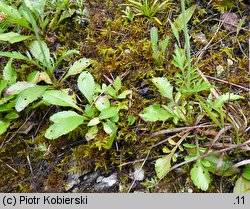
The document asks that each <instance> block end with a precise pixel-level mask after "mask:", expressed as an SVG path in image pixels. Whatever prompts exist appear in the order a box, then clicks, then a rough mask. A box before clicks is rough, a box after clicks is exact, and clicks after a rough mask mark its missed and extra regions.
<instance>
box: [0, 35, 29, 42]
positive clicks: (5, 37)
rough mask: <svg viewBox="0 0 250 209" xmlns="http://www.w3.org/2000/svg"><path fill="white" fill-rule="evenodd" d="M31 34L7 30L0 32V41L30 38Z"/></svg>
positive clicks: (17, 40) (19, 40) (18, 40)
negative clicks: (7, 31) (26, 34)
mask: <svg viewBox="0 0 250 209" xmlns="http://www.w3.org/2000/svg"><path fill="white" fill-rule="evenodd" d="M30 37H31V36H25V35H20V34H19V33H14V32H9V33H3V34H0V41H8V42H10V43H11V44H13V43H17V42H21V41H23V40H26V39H28V38H30Z"/></svg>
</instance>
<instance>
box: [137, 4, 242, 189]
mask: <svg viewBox="0 0 250 209" xmlns="http://www.w3.org/2000/svg"><path fill="white" fill-rule="evenodd" d="M181 7H182V20H183V25H182V26H180V27H179V28H181V30H183V32H184V36H185V47H184V49H181V47H180V40H179V29H178V27H177V24H176V22H175V23H174V24H172V23H171V27H172V31H173V33H174V36H175V37H176V39H177V42H178V45H176V47H175V51H174V58H173V62H172V63H173V65H174V66H176V67H177V68H178V69H179V70H180V72H179V73H177V74H176V76H175V79H176V82H175V84H176V85H175V87H174V86H173V85H171V83H170V82H169V80H168V79H167V77H155V78H153V79H152V82H153V83H154V85H155V86H156V87H157V89H158V91H159V92H160V94H161V96H162V97H164V98H165V99H167V100H164V101H167V102H166V104H152V105H150V106H149V107H146V108H145V109H144V110H143V112H142V113H141V114H139V115H140V117H141V118H142V119H144V120H145V121H151V122H155V121H163V122H165V121H171V122H173V123H174V124H175V125H182V126H183V124H184V125H186V126H192V125H194V124H195V125H198V124H199V122H200V121H201V119H202V118H204V117H206V116H208V117H209V118H210V119H211V120H212V122H214V123H215V124H216V125H217V126H218V127H220V128H221V129H222V128H223V127H224V122H225V121H226V120H228V121H229V122H231V123H232V125H234V123H233V121H232V120H231V119H230V118H229V117H227V116H226V112H227V111H226V110H225V109H224V104H225V103H226V102H229V101H234V100H238V99H242V98H244V97H242V96H239V95H235V94H233V93H226V94H223V95H220V96H218V97H217V98H213V99H211V94H210V95H209V97H208V98H207V100H205V99H204V98H203V97H204V96H203V95H204V94H205V93H207V92H208V91H209V90H210V89H211V88H212V86H211V85H210V84H209V83H208V82H207V81H204V80H203V78H202V77H201V76H200V75H199V74H198V69H197V68H195V67H192V66H191V55H190V46H189V37H188V32H187V19H190V18H191V16H190V14H192V13H193V10H192V9H189V11H185V5H184V0H182V1H181ZM178 18H179V17H178ZM156 34H157V31H156V28H152V29H151V39H152V40H155V41H154V45H153V46H154V49H153V52H154V54H157V55H158V54H159V51H158V48H157V45H156V44H157V36H156ZM152 35H154V36H155V37H153V38H152ZM195 110H196V111H195ZM197 110H200V112H199V113H198V114H197ZM189 134H190V131H186V132H184V133H183V134H182V137H181V138H180V139H179V140H178V141H174V140H173V139H172V138H174V137H170V138H169V139H168V142H169V146H170V147H171V148H168V147H164V148H163V149H162V150H163V152H164V153H166V155H165V156H164V157H161V158H159V159H157V160H156V163H155V171H156V174H157V177H158V178H159V179H162V178H163V177H164V176H165V175H166V174H167V173H168V172H169V170H170V169H171V163H175V162H176V160H177V155H176V152H177V150H179V151H180V152H182V151H184V149H183V146H184V147H185V148H187V149H189V148H192V149H193V150H192V152H191V153H190V156H188V157H187V159H188V158H192V157H196V162H195V163H194V165H193V168H192V169H191V172H190V175H191V179H192V181H193V183H194V184H195V185H196V186H197V187H198V188H200V189H201V190H204V191H206V190H207V189H208V187H209V183H210V181H211V178H210V174H209V172H210V173H216V174H219V175H233V174H235V173H237V172H238V170H237V169H236V170H237V171H236V170H230V168H231V167H232V165H233V163H232V162H231V159H229V158H227V157H226V156H225V157H224V158H222V159H221V166H220V167H216V166H217V165H218V161H219V159H220V155H212V156H209V157H206V158H204V159H199V158H198V157H200V156H202V155H203V154H204V152H205V151H204V149H203V148H202V147H200V145H199V141H198V138H197V137H196V139H195V141H196V144H190V145H187V144H185V143H183V141H184V140H185V139H186V138H188V137H189ZM176 137H177V136H176ZM189 151H190V149H189ZM212 151H213V150H212V149H210V150H209V149H208V150H206V152H212ZM187 159H185V160H187ZM216 162H217V163H216ZM220 169H221V170H220Z"/></svg>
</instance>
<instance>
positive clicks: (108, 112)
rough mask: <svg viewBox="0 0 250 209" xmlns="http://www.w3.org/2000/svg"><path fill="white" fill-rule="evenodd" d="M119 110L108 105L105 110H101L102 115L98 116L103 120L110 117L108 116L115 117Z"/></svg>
mask: <svg viewBox="0 0 250 209" xmlns="http://www.w3.org/2000/svg"><path fill="white" fill-rule="evenodd" d="M118 112H119V111H118V110H117V108H115V107H108V108H106V109H104V110H102V111H101V113H100V115H99V116H98V118H99V119H100V120H103V119H108V118H111V117H114V116H115V115H117V114H118Z"/></svg>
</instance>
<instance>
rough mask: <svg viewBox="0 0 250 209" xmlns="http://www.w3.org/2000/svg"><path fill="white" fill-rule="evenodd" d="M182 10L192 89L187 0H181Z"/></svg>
mask: <svg viewBox="0 0 250 209" xmlns="http://www.w3.org/2000/svg"><path fill="white" fill-rule="evenodd" d="M181 12H182V17H183V23H184V27H183V32H184V36H185V52H186V54H187V64H188V66H187V67H188V70H187V80H186V81H187V88H188V89H190V82H191V81H190V73H191V55H190V44H189V36H188V29H187V20H186V11H185V0H181Z"/></svg>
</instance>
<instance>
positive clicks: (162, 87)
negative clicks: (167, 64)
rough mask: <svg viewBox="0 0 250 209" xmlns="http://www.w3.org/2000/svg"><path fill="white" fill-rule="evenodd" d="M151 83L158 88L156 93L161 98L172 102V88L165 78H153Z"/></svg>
mask: <svg viewBox="0 0 250 209" xmlns="http://www.w3.org/2000/svg"><path fill="white" fill-rule="evenodd" d="M152 82H153V83H154V85H155V86H156V87H157V88H158V91H159V92H160V94H161V95H162V96H163V97H166V98H168V99H170V100H173V86H172V85H171V84H170V82H169V81H168V79H167V78H165V77H157V78H153V79H152Z"/></svg>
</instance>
